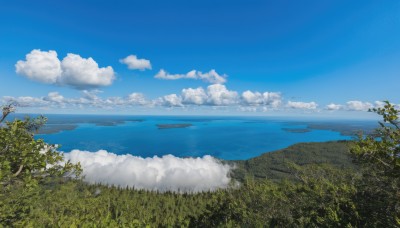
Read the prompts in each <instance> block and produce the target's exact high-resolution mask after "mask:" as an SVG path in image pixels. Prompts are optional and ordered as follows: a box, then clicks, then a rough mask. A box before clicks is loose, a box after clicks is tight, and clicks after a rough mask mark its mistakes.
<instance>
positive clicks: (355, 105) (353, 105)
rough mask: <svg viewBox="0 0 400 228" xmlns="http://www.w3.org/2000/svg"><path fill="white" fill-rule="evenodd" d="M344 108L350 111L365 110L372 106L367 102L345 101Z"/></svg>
mask: <svg viewBox="0 0 400 228" xmlns="http://www.w3.org/2000/svg"><path fill="white" fill-rule="evenodd" d="M346 108H347V109H348V110H350V111H367V110H368V109H370V108H373V105H372V104H371V103H369V102H362V101H348V102H347V103H346Z"/></svg>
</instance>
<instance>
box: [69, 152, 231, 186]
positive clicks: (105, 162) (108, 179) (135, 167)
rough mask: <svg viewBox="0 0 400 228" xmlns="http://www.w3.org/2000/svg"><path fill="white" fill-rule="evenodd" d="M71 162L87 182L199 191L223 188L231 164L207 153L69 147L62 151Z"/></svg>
mask: <svg viewBox="0 0 400 228" xmlns="http://www.w3.org/2000/svg"><path fill="white" fill-rule="evenodd" d="M64 156H65V159H67V160H71V162H73V163H77V162H80V164H81V166H82V168H83V175H84V176H85V180H86V181H87V182H89V183H102V184H107V185H118V186H121V187H126V186H128V187H134V188H135V189H146V190H155V191H162V192H164V191H175V192H202V191H214V190H216V189H219V188H226V187H228V184H229V182H230V178H229V176H228V174H229V172H230V170H231V168H232V167H230V166H229V165H224V164H221V163H220V162H219V161H218V160H217V159H215V158H213V157H211V156H209V155H206V156H204V157H202V158H178V157H175V156H173V155H165V156H163V157H157V156H154V157H152V158H142V157H136V156H132V155H129V154H127V155H116V154H113V153H110V152H107V151H106V150H99V151H97V152H89V151H80V150H72V151H71V152H70V153H65V154H64Z"/></svg>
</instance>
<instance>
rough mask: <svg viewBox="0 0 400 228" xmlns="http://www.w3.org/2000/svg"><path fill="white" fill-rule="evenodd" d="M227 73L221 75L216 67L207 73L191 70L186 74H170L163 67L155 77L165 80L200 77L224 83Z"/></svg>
mask: <svg viewBox="0 0 400 228" xmlns="http://www.w3.org/2000/svg"><path fill="white" fill-rule="evenodd" d="M226 77H227V75H225V74H224V75H219V74H218V73H217V72H216V71H215V70H214V69H212V70H210V71H209V72H207V73H202V72H201V71H196V70H191V71H189V72H188V73H186V74H170V73H168V72H166V71H165V70H164V69H161V70H160V71H159V72H158V73H157V74H156V75H155V76H154V78H157V79H164V80H178V79H200V80H203V81H204V82H207V83H211V84H224V83H225V82H226Z"/></svg>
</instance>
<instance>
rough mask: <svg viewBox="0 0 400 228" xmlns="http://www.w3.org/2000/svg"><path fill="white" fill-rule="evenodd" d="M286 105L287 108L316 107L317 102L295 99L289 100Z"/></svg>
mask: <svg viewBox="0 0 400 228" xmlns="http://www.w3.org/2000/svg"><path fill="white" fill-rule="evenodd" d="M287 106H288V107H289V108H293V109H310V110H311V109H316V108H317V106H318V104H317V103H315V102H314V101H313V102H301V101H299V102H296V101H289V102H288V103H287Z"/></svg>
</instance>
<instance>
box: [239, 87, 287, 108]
mask: <svg viewBox="0 0 400 228" xmlns="http://www.w3.org/2000/svg"><path fill="white" fill-rule="evenodd" d="M242 100H243V103H244V105H250V106H254V105H255V106H258V105H270V106H271V107H273V108H276V107H278V106H279V105H280V104H281V103H282V98H281V94H280V93H276V92H264V93H260V92H252V91H250V90H247V91H245V92H243V93H242Z"/></svg>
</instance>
